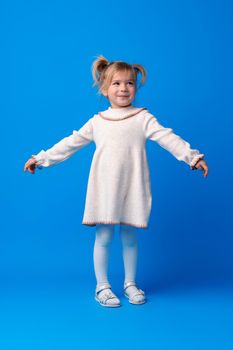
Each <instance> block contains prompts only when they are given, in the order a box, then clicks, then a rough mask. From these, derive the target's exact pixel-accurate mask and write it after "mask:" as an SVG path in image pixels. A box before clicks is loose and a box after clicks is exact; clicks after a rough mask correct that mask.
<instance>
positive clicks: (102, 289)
mask: <svg viewBox="0 0 233 350" xmlns="http://www.w3.org/2000/svg"><path fill="white" fill-rule="evenodd" d="M95 300H96V301H98V302H99V304H100V305H102V306H105V307H119V306H121V303H120V300H119V299H118V298H117V296H116V295H115V294H114V293H113V292H112V290H111V285H110V284H108V283H105V284H102V285H100V286H98V287H97V288H96V291H95Z"/></svg>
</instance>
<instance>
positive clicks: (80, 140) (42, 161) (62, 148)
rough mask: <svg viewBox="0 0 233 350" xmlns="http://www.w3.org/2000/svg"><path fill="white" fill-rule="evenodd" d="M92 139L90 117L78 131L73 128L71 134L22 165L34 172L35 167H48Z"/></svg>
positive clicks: (67, 156)
mask: <svg viewBox="0 0 233 350" xmlns="http://www.w3.org/2000/svg"><path fill="white" fill-rule="evenodd" d="M92 141H93V132H92V125H91V119H89V121H88V122H87V123H86V124H84V125H83V127H82V128H81V129H79V130H78V131H76V130H74V131H73V134H71V135H70V136H68V137H65V138H64V139H62V140H61V141H59V142H58V143H56V144H55V145H54V146H52V147H51V148H49V149H48V150H47V151H44V150H42V151H40V152H39V153H38V154H37V155H33V156H32V157H31V158H30V159H29V160H28V161H27V162H26V163H25V166H24V171H27V170H28V171H29V172H30V173H32V174H34V173H35V169H36V168H37V167H49V166H52V165H55V164H58V163H60V162H63V161H64V160H66V159H68V158H69V157H71V156H72V155H73V154H74V153H75V152H77V151H78V150H79V149H81V148H82V147H84V146H86V145H88V144H89V143H91V142H92Z"/></svg>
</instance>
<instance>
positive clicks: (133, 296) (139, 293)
mask: <svg viewBox="0 0 233 350" xmlns="http://www.w3.org/2000/svg"><path fill="white" fill-rule="evenodd" d="M137 290H138V291H137V292H135V293H134V294H133V295H132V296H131V298H130V299H133V298H135V297H136V296H138V295H143V296H144V295H145V292H143V290H141V289H139V288H137Z"/></svg>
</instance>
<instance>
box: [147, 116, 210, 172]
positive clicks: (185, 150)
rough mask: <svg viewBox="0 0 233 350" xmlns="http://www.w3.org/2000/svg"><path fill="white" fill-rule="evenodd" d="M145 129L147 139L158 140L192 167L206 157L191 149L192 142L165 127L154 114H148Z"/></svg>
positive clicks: (176, 156)
mask: <svg viewBox="0 0 233 350" xmlns="http://www.w3.org/2000/svg"><path fill="white" fill-rule="evenodd" d="M144 131H145V137H146V139H149V140H152V141H156V142H158V144H159V145H160V146H161V147H163V148H164V149H166V150H167V151H168V152H170V153H171V154H172V155H173V156H174V157H175V158H176V159H178V160H182V161H184V162H185V163H187V164H188V165H189V166H190V167H191V169H193V168H194V166H195V164H196V163H197V162H198V160H199V159H202V158H203V157H204V154H200V152H199V151H198V150H197V149H191V147H190V144H189V143H188V142H186V141H185V140H183V139H182V138H181V137H180V136H178V135H176V134H175V133H174V132H173V130H172V129H171V128H165V127H163V126H162V125H161V124H160V123H159V122H158V121H157V119H156V118H155V117H154V116H153V115H152V114H147V115H146V118H145V124H144Z"/></svg>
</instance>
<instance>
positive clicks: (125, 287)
mask: <svg viewBox="0 0 233 350" xmlns="http://www.w3.org/2000/svg"><path fill="white" fill-rule="evenodd" d="M131 286H135V287H136V283H135V282H133V281H132V282H127V283H125V285H124V290H126V289H127V288H128V287H131Z"/></svg>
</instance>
